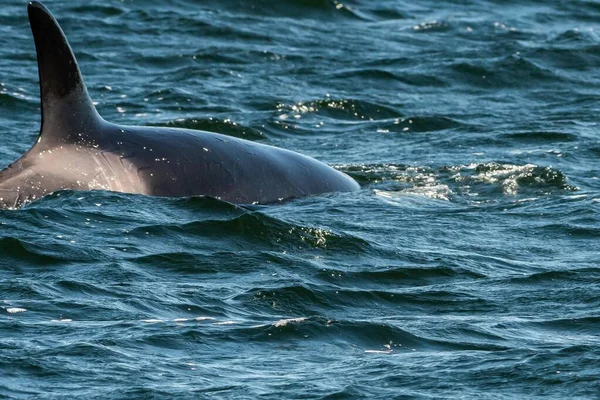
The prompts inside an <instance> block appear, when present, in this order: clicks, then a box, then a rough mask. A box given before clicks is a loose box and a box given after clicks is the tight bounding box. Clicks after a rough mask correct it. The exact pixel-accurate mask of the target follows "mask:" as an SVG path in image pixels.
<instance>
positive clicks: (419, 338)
mask: <svg viewBox="0 0 600 400" xmlns="http://www.w3.org/2000/svg"><path fill="white" fill-rule="evenodd" d="M285 321H286V323H281V324H269V325H261V326H256V327H251V328H238V329H235V330H234V331H232V332H230V335H231V336H233V337H235V338H236V340H237V341H265V340H267V341H269V342H273V341H278V342H289V341H290V340H294V339H299V338H302V339H304V340H313V341H326V342H330V343H331V342H334V343H336V342H340V343H342V344H343V345H344V346H347V345H348V344H350V345H352V346H353V347H357V348H358V349H361V350H362V351H363V352H367V353H387V354H390V353H393V352H407V351H411V352H412V351H417V350H418V351H456V350H458V351H460V350H471V351H501V350H506V349H507V347H505V346H503V345H500V344H497V343H496V342H502V340H501V339H500V338H499V337H497V336H494V335H490V334H481V333H480V332H473V331H467V332H461V334H460V336H459V337H457V338H455V339H454V340H452V339H447V338H445V339H440V338H433V337H427V336H425V335H423V334H417V333H413V332H410V331H408V330H405V329H402V328H400V327H397V326H392V325H388V324H385V323H380V322H373V321H361V320H335V319H325V318H322V317H310V318H308V317H298V318H290V319H287V320H285ZM461 339H464V340H461Z"/></svg>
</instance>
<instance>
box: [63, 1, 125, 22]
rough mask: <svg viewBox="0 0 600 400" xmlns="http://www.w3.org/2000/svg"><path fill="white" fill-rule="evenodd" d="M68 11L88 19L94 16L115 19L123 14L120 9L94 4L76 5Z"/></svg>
mask: <svg viewBox="0 0 600 400" xmlns="http://www.w3.org/2000/svg"><path fill="white" fill-rule="evenodd" d="M70 11H72V12H75V13H78V14H82V15H85V17H86V18H87V17H89V16H91V15H94V16H96V17H115V16H117V15H121V14H123V13H124V12H125V10H123V9H122V8H119V7H115V6H109V5H104V4H97V3H96V4H94V5H91V4H90V5H87V4H86V5H78V6H74V7H72V8H70Z"/></svg>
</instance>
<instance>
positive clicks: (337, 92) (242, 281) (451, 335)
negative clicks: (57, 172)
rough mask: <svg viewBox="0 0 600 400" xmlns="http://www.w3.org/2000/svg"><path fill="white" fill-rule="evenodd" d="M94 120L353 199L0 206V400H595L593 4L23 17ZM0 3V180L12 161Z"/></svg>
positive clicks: (27, 95)
mask: <svg viewBox="0 0 600 400" xmlns="http://www.w3.org/2000/svg"><path fill="white" fill-rule="evenodd" d="M45 4H46V6H48V7H49V8H50V10H51V11H52V12H53V14H54V15H55V16H56V18H57V19H58V20H59V22H60V23H61V25H62V27H63V30H64V31H65V32H66V34H67V36H68V38H69V40H70V42H71V45H72V47H73V49H74V52H75V54H76V56H77V58H78V60H79V63H80V67H81V69H82V71H83V74H84V77H85V79H86V82H87V85H88V89H89V91H90V93H91V95H92V97H93V99H94V100H95V101H96V102H97V108H98V110H99V112H100V113H101V114H102V115H103V116H104V117H105V118H106V119H107V120H109V121H112V122H117V123H122V124H131V125H157V126H175V127H184V128H191V129H202V130H211V131H215V132H220V133H224V134H228V135H232V136H237V137H243V138H246V139H249V140H253V141H258V142H261V143H267V144H271V145H275V146H280V147H283V148H287V149H291V150H295V151H298V152H301V153H303V154H307V155H310V156H313V157H315V158H317V159H319V160H322V161H324V162H327V163H329V164H331V165H333V166H335V167H336V168H338V169H340V170H341V171H344V172H346V173H348V174H349V175H351V176H353V177H354V178H355V179H356V180H357V181H359V182H360V183H361V185H362V189H361V190H360V191H359V192H355V193H332V194H327V195H323V196H314V197H309V198H303V199H297V200H294V201H289V202H285V203H282V204H275V205H269V206H251V207H245V206H236V205H232V204H228V203H225V202H221V201H218V200H215V199H211V198H202V197H197V198H182V199H165V198H152V197H145V196H140V195H129V194H121V193H111V192H100V191H98V192H70V191H65V192H59V193H55V194H53V195H50V196H47V197H46V198H43V199H42V200H40V201H37V202H35V203H32V204H29V205H28V206H26V207H25V208H24V209H22V210H18V211H6V210H3V211H0V398H16V399H19V398H69V397H79V398H86V399H88V398H98V399H109V398H272V399H282V398H294V399H299V398H303V399H309V398H310V399H312V398H315V399H317V398H327V399H342V398H381V399H390V398H417V399H420V398H477V399H479V398H498V399H500V398H502V399H504V398H535V397H540V398H557V399H564V398H598V396H600V381H599V379H600V265H599V261H600V260H599V257H598V255H599V254H598V247H599V246H598V245H599V238H600V191H599V189H600V180H599V177H600V163H599V161H600V139H599V138H600V125H599V122H600V115H599V114H600V113H599V111H600V68H599V67H600V22H599V21H600V3H599V2H598V1H594V0H568V1H566V0H549V1H545V2H528V1H522V0H508V1H499V0H481V1H475V0H453V1H438V0H435V1H434V0H423V1H418V2H415V1H408V0H381V1H367V0H348V2H346V1H344V0H339V1H330V0H289V1H282V2H275V1H268V0H248V1H245V0H244V1H242V0H219V1H216V0H205V1H191V0H160V1H159V0H146V1H136V0H105V1H102V2H100V1H83V0H73V1H64V0H48V1H46V2H45ZM26 5H27V3H26V2H25V1H16V0H2V4H1V7H0V138H1V140H0V165H3V166H4V165H7V164H8V163H10V162H11V161H13V160H14V159H16V158H18V157H19V156H20V155H21V154H22V153H24V152H25V151H26V150H27V149H29V147H30V146H31V145H32V144H33V142H34V141H35V139H36V136H37V133H38V130H39V124H40V116H39V107H40V106H39V98H38V96H39V89H38V86H37V85H38V76H37V65H36V58H35V51H34V45H33V40H32V38H31V33H30V30H29V26H28V21H27V16H26Z"/></svg>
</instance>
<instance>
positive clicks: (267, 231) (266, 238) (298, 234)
mask: <svg viewBox="0 0 600 400" xmlns="http://www.w3.org/2000/svg"><path fill="white" fill-rule="evenodd" d="M130 233H131V234H132V235H135V236H142V237H147V236H148V235H150V236H159V237H160V236H165V237H169V236H172V235H180V234H183V235H185V236H186V237H189V236H202V237H204V238H207V239H208V238H211V237H215V238H217V239H219V240H224V238H226V237H230V238H235V237H238V238H242V239H243V240H244V241H247V242H249V243H253V246H255V245H256V244H261V245H264V246H267V247H275V248H280V247H284V248H285V247H290V246H291V247H292V248H294V249H295V250H298V249H302V248H304V249H328V250H337V251H344V252H350V253H363V252H365V251H368V250H369V249H370V244H369V243H368V242H366V241H365V240H363V239H359V238H357V237H352V236H350V235H346V234H337V233H334V232H332V231H329V230H326V229H322V228H314V227H304V226H299V225H294V224H291V223H289V222H285V221H283V220H279V219H276V218H273V217H269V216H267V215H264V214H261V213H257V212H253V213H246V214H242V215H238V216H235V217H233V218H228V217H227V218H226V219H223V220H215V219H209V220H204V221H196V222H190V223H185V224H176V225H167V224H160V225H149V226H142V227H137V228H135V229H133V230H131V232H130ZM254 249H255V248H254Z"/></svg>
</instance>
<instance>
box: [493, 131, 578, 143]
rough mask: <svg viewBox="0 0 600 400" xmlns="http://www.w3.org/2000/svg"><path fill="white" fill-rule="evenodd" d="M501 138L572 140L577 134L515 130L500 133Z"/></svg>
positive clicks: (530, 141)
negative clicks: (513, 131)
mask: <svg viewBox="0 0 600 400" xmlns="http://www.w3.org/2000/svg"><path fill="white" fill-rule="evenodd" d="M501 137H502V138H504V139H508V140H515V141H518V142H522V143H538V144H539V143H557V142H559V143H560V142H574V141H576V140H577V136H576V135H574V134H571V133H565V132H554V131H532V132H515V133H506V134H503V135H501Z"/></svg>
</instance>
